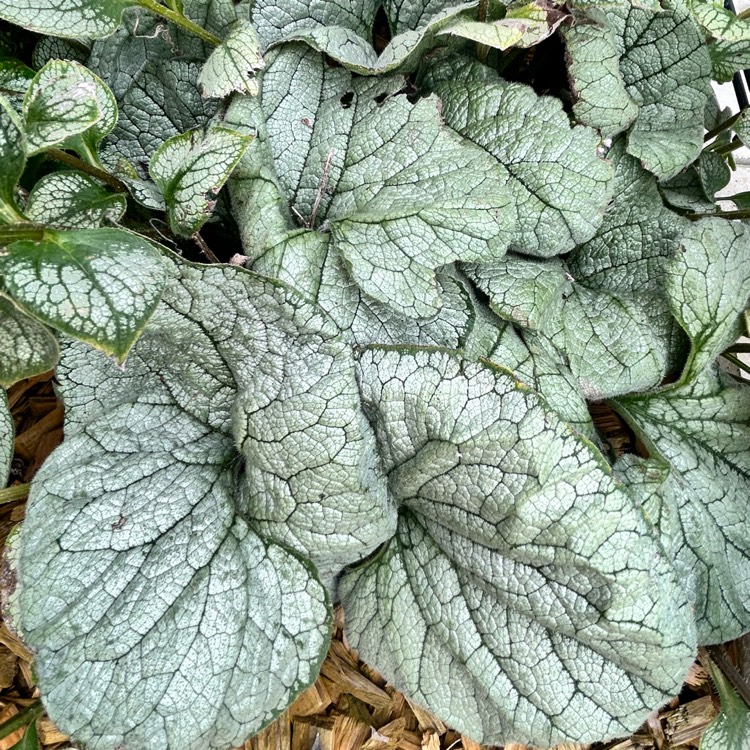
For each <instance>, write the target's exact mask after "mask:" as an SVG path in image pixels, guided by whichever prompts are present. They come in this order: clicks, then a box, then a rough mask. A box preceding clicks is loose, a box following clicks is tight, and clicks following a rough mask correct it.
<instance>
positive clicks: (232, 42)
mask: <svg viewBox="0 0 750 750" xmlns="http://www.w3.org/2000/svg"><path fill="white" fill-rule="evenodd" d="M264 67H265V63H264V62H263V57H262V56H261V54H260V42H259V40H258V35H257V34H256V33H255V29H254V28H253V27H252V25H251V24H250V23H248V22H247V21H240V22H239V23H238V24H237V25H236V26H235V27H234V28H233V29H232V31H231V33H230V34H229V36H228V37H227V38H226V39H225V40H224V41H223V42H222V44H221V45H220V46H219V47H217V48H216V49H215V50H214V51H213V52H212V53H211V54H210V56H209V58H208V60H206V62H205V63H204V64H203V68H202V70H201V73H200V76H199V77H198V85H199V86H200V88H201V92H202V93H203V96H206V97H209V98H211V97H213V98H215V99H221V98H223V97H225V96H228V95H229V94H231V93H233V92H235V91H237V92H239V93H241V94H250V95H251V96H254V95H255V94H257V93H258V71H260V70H262V69H263V68H264Z"/></svg>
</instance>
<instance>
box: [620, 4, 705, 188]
mask: <svg viewBox="0 0 750 750" xmlns="http://www.w3.org/2000/svg"><path fill="white" fill-rule="evenodd" d="M666 5H667V9H665V10H659V11H657V12H652V11H650V10H646V9H644V8H639V7H636V6H631V5H630V4H623V5H618V6H615V7H612V8H610V9H608V10H607V17H608V19H609V21H610V23H611V24H612V26H613V28H614V29H615V30H616V35H617V39H618V46H619V51H620V53H621V60H620V71H621V73H622V77H623V79H624V81H625V89H626V91H627V92H628V94H629V95H630V96H631V97H632V99H633V100H634V101H635V102H636V103H637V104H638V108H639V109H638V117H637V119H636V121H635V124H634V125H633V127H632V129H631V130H630V133H629V135H628V152H629V153H630V154H632V155H633V156H636V157H637V158H638V159H640V160H641V162H642V163H643V165H644V166H645V167H646V168H647V169H649V170H650V171H651V172H653V173H654V174H655V175H656V176H657V177H659V178H662V179H663V178H668V177H673V176H674V175H675V174H677V173H678V172H679V171H680V170H681V169H682V168H683V167H685V166H687V165H688V164H689V163H690V162H691V161H693V160H694V159H696V158H697V157H698V154H700V152H701V149H702V148H703V110H704V108H705V106H706V100H707V98H708V94H709V91H710V77H711V61H710V59H709V56H708V50H707V49H706V45H705V42H704V39H703V35H702V34H701V32H700V30H699V29H698V28H697V26H696V25H695V22H694V21H693V19H692V17H691V16H690V14H689V12H688V11H687V10H686V9H685V8H684V7H683V6H682V5H680V4H679V3H677V4H674V5H673V4H672V3H668V4H666Z"/></svg>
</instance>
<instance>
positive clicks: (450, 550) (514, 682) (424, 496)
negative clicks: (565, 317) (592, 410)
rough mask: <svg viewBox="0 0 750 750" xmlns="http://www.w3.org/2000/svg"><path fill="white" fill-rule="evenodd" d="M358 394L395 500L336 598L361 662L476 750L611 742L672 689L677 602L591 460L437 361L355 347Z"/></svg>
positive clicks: (637, 525)
mask: <svg viewBox="0 0 750 750" xmlns="http://www.w3.org/2000/svg"><path fill="white" fill-rule="evenodd" d="M359 384H360V391H361V394H362V399H363V404H364V406H365V409H366V411H367V413H368V415H370V419H371V420H372V422H373V425H374V427H375V432H376V436H377V441H378V449H379V454H380V457H381V461H382V462H383V468H384V470H385V471H386V473H387V475H388V478H389V488H390V490H391V493H392V494H393V496H394V499H395V500H396V501H397V502H398V504H399V525H398V530H397V533H396V536H395V537H394V538H393V539H392V540H391V541H390V542H389V543H388V544H387V545H386V546H385V547H384V549H383V550H382V552H381V553H380V555H379V556H377V557H376V558H375V559H373V560H372V561H369V562H366V563H364V564H362V565H359V566H357V567H355V568H353V569H350V570H347V571H345V572H344V574H343V576H342V579H341V582H340V584H339V592H340V595H341V600H342V603H343V606H344V609H345V611H346V624H345V633H346V636H347V638H348V639H349V641H350V642H351V643H352V645H353V646H354V647H355V648H356V649H357V650H358V652H359V654H360V656H361V658H362V659H364V660H365V661H367V662H368V663H370V664H376V665H377V667H378V669H379V671H381V672H382V673H383V674H384V676H385V677H386V679H388V680H389V682H391V683H392V684H393V685H394V687H396V688H397V689H400V690H402V691H403V692H405V693H406V695H407V696H408V697H410V698H413V699H414V700H415V701H416V702H417V703H420V704H422V705H425V706H426V707H427V708H428V709H429V710H431V711H433V712H435V713H437V714H438V715H439V716H440V717H441V718H442V719H443V720H444V721H446V722H447V723H450V724H451V725H452V726H454V727H455V728H456V729H458V730H459V731H460V732H462V733H466V734H468V735H470V736H471V737H473V738H474V739H475V740H476V741H478V742H481V743H486V744H505V743H506V742H508V741H509V740H510V739H511V738H512V739H515V740H520V741H522V742H529V743H531V744H533V745H541V746H544V747H546V746H548V745H550V744H555V743H556V742H560V741H563V740H567V741H570V740H574V741H580V742H590V741H594V740H596V739H599V738H601V737H603V736H613V735H620V734H628V733H630V732H632V731H634V730H635V729H636V727H637V726H638V725H639V723H640V722H642V721H643V720H644V718H645V716H646V714H647V713H648V711H649V710H651V707H652V706H655V705H659V704H660V703H661V702H662V701H663V700H665V699H666V697H667V696H669V695H672V694H674V691H676V690H679V686H680V684H681V682H682V679H683V675H684V671H685V670H686V669H687V667H688V665H689V663H690V661H691V659H692V656H693V653H694V651H693V649H694V641H693V634H692V628H693V626H692V622H691V618H690V613H689V612H688V608H687V606H686V601H685V594H684V591H683V589H682V587H681V585H680V584H678V583H677V581H676V580H675V578H674V574H673V572H672V570H671V568H670V565H669V564H668V563H667V562H666V561H665V560H664V557H663V555H661V554H660V550H659V547H658V545H657V543H656V541H655V540H654V539H653V538H652V537H651V536H650V534H649V533H648V531H647V528H646V525H645V522H644V520H643V517H642V516H641V511H640V509H637V508H636V507H635V506H634V505H633V504H632V502H631V500H630V498H629V496H628V495H627V493H625V492H624V491H623V490H622V488H621V487H620V486H619V485H618V484H617V483H616V482H615V481H614V480H613V478H612V476H611V472H610V470H609V467H608V466H607V464H606V462H605V461H604V460H603V458H602V456H601V455H600V454H599V453H598V451H596V450H595V449H594V448H593V447H592V446H591V445H590V444H589V443H588V442H587V441H585V440H583V439H581V438H580V437H578V436H577V435H575V434H574V433H573V432H572V431H571V430H570V429H569V428H568V427H567V426H565V425H563V424H562V423H561V422H560V421H559V420H558V418H557V417H556V416H555V415H554V414H553V413H552V412H551V411H550V410H549V408H548V407H547V405H546V404H545V403H544V401H543V400H542V399H540V398H539V397H538V396H537V394H535V393H533V392H531V391H530V390H529V389H527V388H525V387H524V386H521V385H520V384H518V383H517V382H516V381H515V380H514V379H513V378H512V377H510V376H509V375H508V374H507V373H506V372H502V371H499V370H498V369H497V368H493V367H490V366H487V365H483V364H475V363H469V362H466V361H463V360H461V359H460V358H459V357H457V356H455V355H454V354H451V353H449V352H445V351H434V350H432V351H428V350H416V351H415V350H414V349H409V350H407V349H405V348H383V349H380V348H373V349H368V350H365V351H364V352H363V353H362V355H361V357H360V360H359ZM635 612H637V613H638V616H637V618H636V617H634V613H635ZM405 624H408V625H405ZM405 627H406V629H404V628H405ZM602 674H606V675H608V676H607V678H606V680H604V681H603V680H602ZM605 683H606V684H605Z"/></svg>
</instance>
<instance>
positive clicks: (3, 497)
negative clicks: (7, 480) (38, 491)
mask: <svg viewBox="0 0 750 750" xmlns="http://www.w3.org/2000/svg"><path fill="white" fill-rule="evenodd" d="M30 488H31V484H30V483H29V482H26V484H16V485H14V486H13V487H6V488H5V489H4V490H0V505H5V504H6V503H15V502H18V501H19V500H23V499H25V498H26V497H28V494H29V489H30Z"/></svg>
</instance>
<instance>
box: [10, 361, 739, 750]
mask: <svg viewBox="0 0 750 750" xmlns="http://www.w3.org/2000/svg"><path fill="white" fill-rule="evenodd" d="M9 400H10V406H11V412H12V414H13V417H14V420H15V423H16V443H15V458H14V462H13V470H12V476H11V484H15V483H18V482H27V481H29V480H30V479H31V478H32V477H33V476H34V473H35V472H36V470H37V469H38V468H39V466H41V464H42V463H43V461H44V460H45V458H46V457H47V456H48V455H49V453H50V452H51V451H52V449H53V448H54V447H55V446H56V445H57V444H58V443H59V442H60V440H61V439H62V405H61V404H60V403H59V402H58V400H57V398H56V396H55V392H54V388H53V381H52V378H51V374H46V375H42V376H39V377H37V378H32V379H30V380H28V381H23V382H22V383H18V384H16V385H15V386H13V387H12V388H11V389H10V391H9ZM23 516H24V503H23V502H16V503H10V504H7V505H2V506H0V546H1V545H3V544H4V543H5V539H6V538H7V535H8V533H9V532H10V531H11V530H12V529H13V527H14V526H15V525H16V524H18V523H19V522H20V521H22V520H23ZM341 626H342V615H341V612H340V611H338V612H337V622H336V630H335V634H334V640H333V643H332V646H331V650H330V652H329V654H328V657H327V658H326V660H325V662H324V663H323V667H322V669H321V674H320V676H319V677H318V679H317V681H316V682H315V684H314V685H312V686H311V687H310V688H308V689H307V690H306V691H305V692H304V693H302V695H301V696H300V697H299V698H298V699H297V700H296V701H295V702H294V703H293V704H292V706H290V708H289V709H288V710H287V711H286V712H284V713H283V714H282V715H281V717H280V718H279V719H278V720H277V721H275V722H274V723H273V724H271V725H270V726H269V727H267V728H266V729H265V730H264V731H263V732H261V733H260V734H259V735H257V736H255V737H253V738H252V739H249V740H247V741H246V742H245V745H244V748H245V750H481V747H480V746H479V745H477V743H475V742H473V741H472V740H471V739H469V738H468V737H464V736H462V735H461V734H459V733H458V732H455V731H454V730H452V729H451V728H450V727H447V726H446V725H445V724H444V723H443V722H442V721H440V719H438V718H437V717H435V716H433V715H431V714H430V713H428V712H427V711H425V710H424V709H422V708H420V707H419V706H418V705H415V704H413V703H411V702H410V701H409V700H408V699H407V698H405V697H404V696H403V695H402V694H401V693H399V692H398V691H396V690H395V689H394V688H393V687H391V686H390V685H389V684H388V683H387V682H386V681H385V680H384V679H383V678H382V677H380V675H378V674H377V672H375V671H374V670H372V669H370V668H369V667H368V666H367V665H365V664H364V663H362V662H361V661H359V659H358V658H357V655H356V653H355V652H353V651H352V650H351V649H350V648H348V647H347V645H346V643H345V641H344V639H343V636H342V630H341ZM722 648H723V647H722ZM722 654H723V655H724V656H725V657H726V658H727V659H729V660H730V661H731V662H732V663H733V664H734V665H735V667H737V669H738V671H739V672H741V673H742V674H743V676H744V677H747V676H749V675H750V669H748V667H747V665H748V663H750V659H748V658H747V656H748V655H750V648H748V647H747V646H746V644H745V643H744V642H735V643H733V644H731V645H730V646H729V647H727V648H725V649H723V651H722ZM704 659H705V656H704ZM38 697H39V691H38V689H37V687H36V685H35V682H34V677H33V672H32V655H31V653H30V652H29V651H28V650H27V649H26V648H25V646H24V645H23V643H21V642H20V641H19V640H18V639H17V638H16V637H15V635H14V634H13V633H12V632H11V631H10V630H9V629H8V628H7V626H6V625H5V624H4V623H2V622H0V723H2V722H3V721H6V720H7V719H9V718H11V717H12V716H13V715H15V714H17V713H18V712H19V711H21V710H23V709H24V708H25V707H27V706H29V705H30V704H32V703H33V702H34V701H35V700H36V699H37V698H38ZM717 712H718V698H717V697H716V695H715V691H714V689H713V686H712V684H711V681H710V679H709V677H708V673H707V671H706V669H704V668H703V667H702V666H701V665H700V663H699V662H696V664H695V665H694V666H693V668H692V669H691V671H690V673H689V675H688V678H687V682H686V684H685V686H684V688H683V690H682V692H681V694H680V696H679V697H677V698H675V699H674V700H672V701H671V702H670V703H669V704H667V705H666V706H665V707H663V709H662V710H661V711H660V712H659V713H658V714H657V713H655V714H652V716H651V717H649V720H648V721H647V722H646V723H645V724H644V725H643V727H641V729H640V730H639V731H638V732H636V734H634V735H633V736H632V737H630V738H627V739H620V740H615V741H610V742H607V743H597V744H596V745H575V744H564V745H559V746H557V748H556V750H672V749H673V748H674V749H675V750H677V749H678V748H679V750H697V749H698V745H699V740H700V736H701V734H702V732H703V730H704V729H705V727H706V726H707V725H708V724H709V723H710V722H711V721H712V720H713V718H714V717H715V716H716V715H717ZM38 729H39V738H40V742H41V744H42V746H43V748H44V750H57V748H64V747H71V745H70V744H69V742H68V741H67V738H66V737H65V735H63V734H62V733H61V732H59V731H58V730H57V729H56V728H55V726H54V724H53V723H52V722H51V721H50V720H49V719H48V718H46V717H42V719H40V721H39V723H38ZM22 733H23V732H22V731H20V732H16V733H14V734H12V735H10V736H8V737H6V738H4V739H2V740H0V750H10V748H11V747H12V746H13V745H14V744H15V743H16V742H18V740H19V739H20V737H21V736H22ZM504 750H531V749H530V748H528V747H527V746H526V745H521V744H517V743H508V744H506V745H505V746H504Z"/></svg>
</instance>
